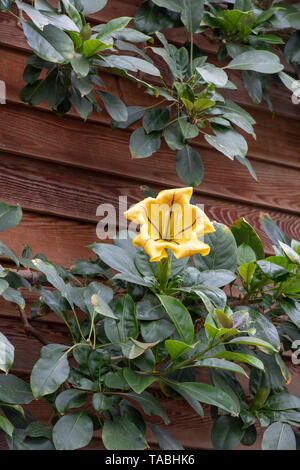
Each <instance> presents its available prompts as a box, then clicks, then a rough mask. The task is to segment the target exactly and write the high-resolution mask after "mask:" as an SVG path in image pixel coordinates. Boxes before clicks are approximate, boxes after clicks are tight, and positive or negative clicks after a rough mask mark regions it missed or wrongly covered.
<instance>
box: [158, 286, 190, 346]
mask: <svg viewBox="0 0 300 470" xmlns="http://www.w3.org/2000/svg"><path fill="white" fill-rule="evenodd" d="M158 298H159V300H160V301H161V303H162V305H163V306H164V308H165V309H166V311H167V312H168V315H169V317H170V319H171V320H172V322H173V323H174V325H175V327H176V329H177V331H178V333H179V335H180V336H181V338H182V339H183V341H184V342H185V343H187V344H191V343H192V342H193V339H194V324H193V320H192V318H191V316H190V313H189V311H188V310H187V309H186V307H185V306H184V305H183V304H182V303H181V302H180V301H179V300H178V299H176V298H174V297H171V296H169V295H158Z"/></svg>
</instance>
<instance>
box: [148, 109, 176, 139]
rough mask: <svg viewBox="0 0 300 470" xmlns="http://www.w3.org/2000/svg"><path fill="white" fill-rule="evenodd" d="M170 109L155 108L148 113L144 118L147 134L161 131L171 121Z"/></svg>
mask: <svg viewBox="0 0 300 470" xmlns="http://www.w3.org/2000/svg"><path fill="white" fill-rule="evenodd" d="M169 117H170V111H169V108H154V109H150V110H149V111H147V112H146V114H145V116H144V118H143V128H144V130H145V132H146V133H147V134H150V132H153V131H161V130H162V129H163V128H164V127H165V126H166V124H167V123H168V121H169Z"/></svg>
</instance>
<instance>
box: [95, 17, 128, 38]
mask: <svg viewBox="0 0 300 470" xmlns="http://www.w3.org/2000/svg"><path fill="white" fill-rule="evenodd" d="M131 19H132V18H130V17H129V16H122V17H120V18H114V19H113V20H110V21H108V22H107V23H106V24H100V25H98V26H94V27H93V31H97V33H98V34H97V39H101V38H103V37H105V36H109V35H110V34H111V33H114V32H116V31H120V30H122V29H124V28H125V27H126V26H127V25H128V23H129V21H130V20H131Z"/></svg>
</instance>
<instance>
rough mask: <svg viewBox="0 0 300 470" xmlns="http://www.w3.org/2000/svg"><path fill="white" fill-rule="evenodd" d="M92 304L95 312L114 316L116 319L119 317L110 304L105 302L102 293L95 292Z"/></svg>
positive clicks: (105, 315)
mask: <svg viewBox="0 0 300 470" xmlns="http://www.w3.org/2000/svg"><path fill="white" fill-rule="evenodd" d="M92 304H93V307H94V309H95V312H97V313H100V314H101V315H103V316H104V317H109V318H114V319H115V320H117V319H118V317H116V316H115V314H114V312H113V311H112V309H111V308H110V306H109V305H108V304H107V303H106V302H105V300H104V299H102V297H101V296H100V295H97V294H94V295H93V296H92Z"/></svg>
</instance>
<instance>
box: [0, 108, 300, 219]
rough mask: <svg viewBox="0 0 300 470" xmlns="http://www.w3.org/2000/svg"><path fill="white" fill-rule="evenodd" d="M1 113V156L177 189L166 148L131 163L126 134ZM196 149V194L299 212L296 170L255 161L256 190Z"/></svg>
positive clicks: (211, 154)
mask: <svg viewBox="0 0 300 470" xmlns="http://www.w3.org/2000/svg"><path fill="white" fill-rule="evenodd" d="M22 109H23V112H21V111H22ZM1 111H2V112H1V115H0V124H1V126H0V129H1V130H0V150H2V151H4V152H9V153H14V154H22V155H25V156H30V157H34V158H38V159H43V160H48V161H52V162H57V163H64V164H66V165H70V166H73V167H74V166H75V167H81V168H88V169H91V170H96V171H101V172H105V173H108V174H114V175H116V176H118V177H119V175H122V176H124V177H125V176H126V177H129V178H134V179H138V180H139V181H141V182H145V183H147V184H148V183H149V184H151V182H152V181H156V183H157V184H160V185H162V186H178V185H180V186H182V182H181V181H180V180H179V178H178V176H177V175H176V173H175V165H174V153H173V152H171V151H170V150H169V149H168V148H167V146H166V145H165V144H163V145H162V149H161V150H160V151H159V152H158V153H157V154H156V155H155V156H153V157H151V159H137V160H133V159H131V158H130V155H129V148H128V139H129V135H130V133H129V132H128V131H127V132H125V131H121V130H116V131H114V132H112V131H111V129H110V128H107V127H105V126H102V125H100V124H96V123H92V122H91V123H84V122H82V121H80V120H78V119H73V118H71V117H64V118H60V117H57V116H55V115H53V114H51V113H48V112H43V111H40V110H37V109H30V108H25V107H23V108H21V107H20V106H17V105H10V104H7V105H6V106H3V107H2V108H1ZM12 130H13V139H12V138H11V135H12ZM58 135H59V138H57V136H58ZM199 150H200V153H201V155H202V157H203V161H204V167H205V172H206V175H205V178H204V181H203V183H202V184H201V185H200V186H199V187H198V188H197V189H196V192H197V193H198V194H199V195H200V194H201V195H203V194H205V195H207V196H210V197H214V198H220V197H221V198H225V199H227V200H231V201H235V202H243V203H246V204H249V203H251V204H255V205H258V206H260V207H264V208H268V209H270V210H272V209H273V210H274V209H275V210H277V209H280V210H284V211H286V212H289V213H294V214H298V213H299V208H300V200H299V197H298V193H299V190H298V188H299V170H296V169H293V168H289V167H280V168H278V166H277V165H271V164H269V163H266V162H260V161H255V162H253V164H254V168H255V170H256V172H257V176H258V178H259V180H260V185H257V183H256V182H255V181H254V180H253V179H252V178H251V177H250V176H249V174H248V171H247V170H246V169H245V168H244V167H243V166H240V165H238V164H236V163H232V162H231V161H230V160H229V159H228V158H226V157H224V156H223V155H220V154H219V153H216V152H215V151H214V150H213V149H211V148H205V147H199ZM295 158H296V156H295ZM298 161H299V159H298ZM237 180H238V185H237V183H236V182H237ZM274 188H276V192H274Z"/></svg>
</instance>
